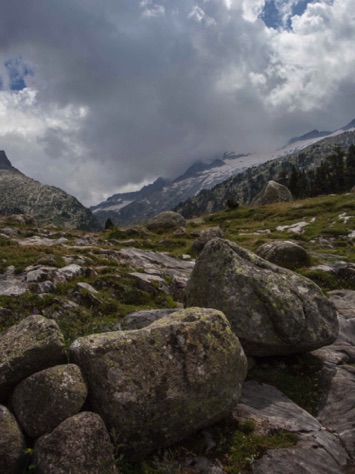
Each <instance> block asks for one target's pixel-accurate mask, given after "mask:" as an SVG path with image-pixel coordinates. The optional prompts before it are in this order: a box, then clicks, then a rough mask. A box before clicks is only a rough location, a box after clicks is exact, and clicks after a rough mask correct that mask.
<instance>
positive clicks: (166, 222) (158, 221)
mask: <svg viewBox="0 0 355 474" xmlns="http://www.w3.org/2000/svg"><path fill="white" fill-rule="evenodd" d="M185 225H186V221H185V219H184V218H183V217H182V215H181V214H179V213H177V212H173V211H163V212H161V213H160V214H158V215H157V216H155V217H153V219H151V220H149V221H148V222H147V229H148V230H150V231H152V232H159V231H164V230H175V229H178V228H179V227H184V226H185Z"/></svg>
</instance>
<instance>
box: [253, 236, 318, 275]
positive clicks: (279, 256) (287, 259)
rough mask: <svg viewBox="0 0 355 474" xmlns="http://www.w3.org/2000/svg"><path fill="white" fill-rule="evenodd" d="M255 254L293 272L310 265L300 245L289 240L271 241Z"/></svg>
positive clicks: (308, 258) (261, 246)
mask: <svg viewBox="0 0 355 474" xmlns="http://www.w3.org/2000/svg"><path fill="white" fill-rule="evenodd" d="M256 254H257V255H259V257H261V258H265V260H268V261H269V262H271V263H275V265H279V266H280V267H284V268H289V269H290V270H295V269H296V268H302V267H306V266H307V265H309V263H310V257H309V255H308V253H307V251H306V250H305V249H304V248H303V247H301V246H300V245H298V244H296V243H294V242H291V241H289V240H273V241H271V242H267V243H266V244H263V245H260V247H259V248H258V249H257V250H256Z"/></svg>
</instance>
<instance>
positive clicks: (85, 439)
mask: <svg viewBox="0 0 355 474" xmlns="http://www.w3.org/2000/svg"><path fill="white" fill-rule="evenodd" d="M34 464H35V466H36V473H38V474H68V473H70V474H84V473H85V474H104V473H105V474H115V473H117V469H116V467H115V465H114V457H113V446H112V444H111V441H110V437H109V434H108V432H107V430H106V427H105V424H104V422H103V421H102V419H101V418H100V416H99V415H97V414H96V413H91V412H82V413H79V414H77V415H74V416H72V417H70V418H67V419H66V420H65V421H63V423H61V424H60V425H59V426H58V427H57V428H56V429H55V430H54V431H52V432H51V433H49V434H46V435H43V436H41V437H40V438H39V439H38V441H37V442H36V444H35V448H34Z"/></svg>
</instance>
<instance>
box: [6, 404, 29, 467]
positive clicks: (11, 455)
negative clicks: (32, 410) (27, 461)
mask: <svg viewBox="0 0 355 474" xmlns="http://www.w3.org/2000/svg"><path fill="white" fill-rule="evenodd" d="M25 448H26V446H25V438H24V436H23V434H22V431H21V429H20V427H19V425H18V424H17V421H16V418H15V417H14V416H13V414H12V413H10V411H9V410H8V409H7V408H6V407H5V406H3V405H0V472H3V473H6V474H17V473H19V472H22V468H23V467H24V466H23V464H24V456H25Z"/></svg>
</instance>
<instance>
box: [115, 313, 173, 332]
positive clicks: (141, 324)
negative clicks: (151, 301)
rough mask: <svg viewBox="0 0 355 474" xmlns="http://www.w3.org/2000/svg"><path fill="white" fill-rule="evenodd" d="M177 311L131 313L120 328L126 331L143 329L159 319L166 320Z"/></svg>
mask: <svg viewBox="0 0 355 474" xmlns="http://www.w3.org/2000/svg"><path fill="white" fill-rule="evenodd" d="M176 312H177V310H176V309H144V310H142V311H135V312H134V313H129V314H127V316H125V317H124V318H123V319H122V321H121V322H120V327H121V328H122V329H124V330H125V331H127V330H130V329H142V328H145V327H146V326H149V325H150V324H152V323H154V321H157V320H158V319H161V318H165V317H166V316H169V315H170V314H173V313H176Z"/></svg>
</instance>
